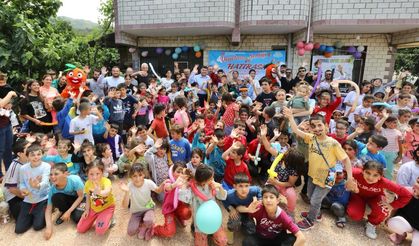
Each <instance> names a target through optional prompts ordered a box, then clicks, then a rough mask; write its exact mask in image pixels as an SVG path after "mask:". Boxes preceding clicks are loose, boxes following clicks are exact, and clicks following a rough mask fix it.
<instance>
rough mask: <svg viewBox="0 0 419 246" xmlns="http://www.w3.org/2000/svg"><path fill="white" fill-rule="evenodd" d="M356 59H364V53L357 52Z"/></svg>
mask: <svg viewBox="0 0 419 246" xmlns="http://www.w3.org/2000/svg"><path fill="white" fill-rule="evenodd" d="M354 57H355V59H359V58H361V57H362V53H361V52H358V51H357V52H355V53H354Z"/></svg>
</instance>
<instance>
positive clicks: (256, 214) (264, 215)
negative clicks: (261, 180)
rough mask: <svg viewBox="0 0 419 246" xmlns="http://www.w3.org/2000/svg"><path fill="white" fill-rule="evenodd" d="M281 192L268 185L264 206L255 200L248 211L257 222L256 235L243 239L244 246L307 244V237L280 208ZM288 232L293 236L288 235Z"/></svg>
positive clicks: (265, 188)
mask: <svg viewBox="0 0 419 246" xmlns="http://www.w3.org/2000/svg"><path fill="white" fill-rule="evenodd" d="M279 202H280V198H279V192H278V190H277V189H276V188H275V186H273V185H270V184H267V185H266V186H265V187H264V188H263V189H262V204H260V202H259V201H257V200H254V201H253V202H252V203H251V204H250V205H249V206H248V207H247V210H248V212H249V213H250V217H251V218H252V219H254V220H256V233H255V234H253V235H250V236H247V237H245V238H244V239H243V243H242V245H243V246H270V245H294V246H302V245H304V244H305V241H306V239H305V236H304V234H303V233H302V232H301V231H300V230H299V229H298V227H297V225H296V224H294V222H293V221H292V219H291V218H290V217H289V216H288V215H287V213H285V212H284V211H283V210H282V209H281V208H280V207H279V206H278V204H279ZM287 231H289V232H291V233H292V234H288V233H287Z"/></svg>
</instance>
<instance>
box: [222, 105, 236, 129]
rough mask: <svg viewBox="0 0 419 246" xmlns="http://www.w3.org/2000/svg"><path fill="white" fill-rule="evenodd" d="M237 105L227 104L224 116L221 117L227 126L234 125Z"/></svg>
mask: <svg viewBox="0 0 419 246" xmlns="http://www.w3.org/2000/svg"><path fill="white" fill-rule="evenodd" d="M235 105H236V104H235V103H230V104H229V105H228V106H227V108H226V110H225V112H224V114H223V116H222V117H221V119H222V120H223V122H224V124H225V125H226V126H232V125H234V119H235V117H236V111H235V109H234V106H235Z"/></svg>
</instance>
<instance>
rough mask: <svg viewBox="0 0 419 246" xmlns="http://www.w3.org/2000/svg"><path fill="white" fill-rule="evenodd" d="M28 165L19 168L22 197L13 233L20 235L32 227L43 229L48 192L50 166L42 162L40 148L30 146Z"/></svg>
mask: <svg viewBox="0 0 419 246" xmlns="http://www.w3.org/2000/svg"><path fill="white" fill-rule="evenodd" d="M26 153H27V156H28V161H29V162H28V163H27V164H25V165H23V166H22V167H21V168H20V173H19V181H20V183H19V189H20V191H21V193H22V196H23V197H24V199H23V203H22V205H21V208H20V213H19V216H18V217H17V220H16V227H15V233H17V234H21V233H24V232H26V231H27V230H29V228H31V227H33V229H34V230H35V231H39V230H42V229H43V228H44V227H45V209H46V206H47V200H48V192H49V188H50V186H49V174H50V171H51V166H50V165H49V164H48V163H46V162H43V161H42V147H41V146H40V145H39V144H32V145H31V146H29V147H28V149H27V151H26Z"/></svg>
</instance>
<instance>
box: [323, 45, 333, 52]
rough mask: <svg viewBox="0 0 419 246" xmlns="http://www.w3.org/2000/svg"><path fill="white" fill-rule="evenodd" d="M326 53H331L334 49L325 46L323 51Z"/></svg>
mask: <svg viewBox="0 0 419 246" xmlns="http://www.w3.org/2000/svg"><path fill="white" fill-rule="evenodd" d="M324 51H325V52H326V53H333V51H335V49H334V48H333V47H332V46H326V49H325V50H324Z"/></svg>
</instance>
